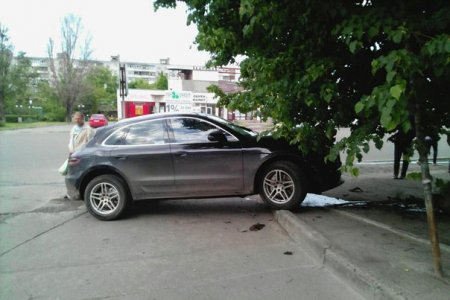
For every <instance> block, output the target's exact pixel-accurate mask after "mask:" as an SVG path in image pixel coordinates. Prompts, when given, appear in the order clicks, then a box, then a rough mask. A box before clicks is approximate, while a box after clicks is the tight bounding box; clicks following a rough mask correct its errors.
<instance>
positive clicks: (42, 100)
mask: <svg viewBox="0 0 450 300" xmlns="http://www.w3.org/2000/svg"><path fill="white" fill-rule="evenodd" d="M36 99H37V101H38V105H40V106H41V107H42V108H43V112H44V117H43V118H44V120H46V121H52V122H53V121H59V122H62V121H64V120H65V119H66V110H65V108H64V106H62V105H61V102H60V101H59V99H58V95H56V91H55V89H54V88H52V87H51V86H50V84H49V83H48V82H47V81H40V82H39V83H38V84H37V93H36Z"/></svg>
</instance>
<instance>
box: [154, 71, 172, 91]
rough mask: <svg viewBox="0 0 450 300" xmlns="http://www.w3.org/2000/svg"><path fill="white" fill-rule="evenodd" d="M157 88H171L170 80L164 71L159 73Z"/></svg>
mask: <svg viewBox="0 0 450 300" xmlns="http://www.w3.org/2000/svg"><path fill="white" fill-rule="evenodd" d="M155 89H156V90H168V89H169V80H168V78H167V76H166V75H164V74H163V73H162V72H161V73H159V75H158V77H157V78H156V82H155Z"/></svg>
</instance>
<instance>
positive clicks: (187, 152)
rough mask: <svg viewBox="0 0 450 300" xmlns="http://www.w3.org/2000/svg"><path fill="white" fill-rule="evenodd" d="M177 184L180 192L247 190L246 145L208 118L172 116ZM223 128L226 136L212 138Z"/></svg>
mask: <svg viewBox="0 0 450 300" xmlns="http://www.w3.org/2000/svg"><path fill="white" fill-rule="evenodd" d="M168 125H169V129H170V130H169V137H170V141H171V151H172V157H173V165H174V175H175V185H176V188H177V193H178V194H179V195H180V196H188V197H192V196H220V195H233V194H239V193H242V191H243V177H242V176H243V171H242V147H241V143H240V142H239V140H238V139H237V138H236V137H234V136H232V135H231V134H230V133H228V132H226V131H224V130H223V129H221V128H219V127H217V126H216V125H214V124H212V123H210V122H207V121H205V120H202V119H199V118H193V117H173V118H170V119H169V120H168ZM213 132H216V133H219V132H221V133H222V134H223V135H224V136H225V137H226V139H225V140H224V141H222V142H217V141H210V140H209V139H208V136H209V135H210V134H211V133H213Z"/></svg>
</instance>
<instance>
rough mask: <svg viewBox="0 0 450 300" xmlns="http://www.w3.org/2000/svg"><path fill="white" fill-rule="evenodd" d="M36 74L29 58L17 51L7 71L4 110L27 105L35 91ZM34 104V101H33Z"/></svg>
mask: <svg viewBox="0 0 450 300" xmlns="http://www.w3.org/2000/svg"><path fill="white" fill-rule="evenodd" d="M36 78H37V74H36V72H35V71H34V70H33V68H32V67H31V60H30V59H29V58H28V57H26V56H25V53H24V52H19V54H18V55H17V57H15V59H14V60H13V63H12V64H11V67H10V71H9V95H8V96H7V97H6V102H5V108H6V111H12V110H14V108H15V107H16V105H22V106H23V107H27V106H29V101H30V99H33V98H34V96H35V92H36V86H35V83H36ZM34 104H36V103H34Z"/></svg>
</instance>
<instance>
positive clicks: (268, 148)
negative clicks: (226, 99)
mask: <svg viewBox="0 0 450 300" xmlns="http://www.w3.org/2000/svg"><path fill="white" fill-rule="evenodd" d="M339 167H340V162H339V161H337V162H335V163H325V162H324V159H323V157H319V156H315V155H308V156H304V155H302V154H301V153H300V152H299V151H298V148H297V147H295V146H291V145H289V144H288V143H287V142H286V141H284V140H280V139H278V140H275V139H273V138H271V137H269V136H266V137H262V138H260V139H258V138H257V134H256V133H255V132H253V131H251V130H250V129H247V128H244V127H240V126H237V125H236V124H233V123H230V122H228V121H226V120H223V119H220V118H218V117H214V116H206V115H200V114H156V115H148V116H143V117H137V118H132V119H125V120H122V121H119V122H118V123H116V124H114V125H110V126H106V127H103V128H100V129H98V130H97V132H96V134H95V136H94V138H93V139H92V140H91V141H90V142H89V143H88V144H87V145H86V147H85V148H84V149H82V150H81V151H79V152H76V153H74V154H72V156H71V157H70V159H69V170H68V174H67V176H66V179H65V181H66V186H67V190H68V194H69V196H70V197H71V198H76V199H79V198H82V199H84V201H85V203H86V206H87V208H88V210H89V212H90V213H91V214H92V215H94V216H95V217H96V218H98V219H100V220H112V219H116V218H118V217H120V216H121V215H122V214H123V213H124V211H125V210H126V207H127V206H128V205H129V204H130V203H132V201H137V200H145V199H175V198H201V197H223V196H245V195H251V194H256V193H259V194H260V195H261V198H262V199H263V200H264V201H265V202H266V203H267V204H268V205H269V206H271V207H273V208H275V209H295V208H297V207H299V205H300V203H301V202H302V201H303V199H304V198H305V196H306V193H307V192H313V193H320V192H322V191H325V190H327V189H331V188H333V187H335V186H337V185H339V184H340V183H341V179H340V177H341V174H340V172H339Z"/></svg>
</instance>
